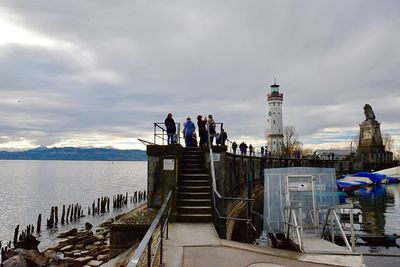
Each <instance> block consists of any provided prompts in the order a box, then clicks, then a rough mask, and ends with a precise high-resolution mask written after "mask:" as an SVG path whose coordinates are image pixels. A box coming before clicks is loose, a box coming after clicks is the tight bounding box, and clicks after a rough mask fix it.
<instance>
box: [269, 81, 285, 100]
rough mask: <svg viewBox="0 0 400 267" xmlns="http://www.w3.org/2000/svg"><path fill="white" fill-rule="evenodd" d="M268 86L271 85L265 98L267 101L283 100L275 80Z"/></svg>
mask: <svg viewBox="0 0 400 267" xmlns="http://www.w3.org/2000/svg"><path fill="white" fill-rule="evenodd" d="M270 87H271V92H270V93H268V95H267V100H268V101H271V100H278V101H282V100H283V94H282V93H279V84H276V82H275V83H274V84H272V85H271V86H270Z"/></svg>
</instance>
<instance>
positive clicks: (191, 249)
mask: <svg viewBox="0 0 400 267" xmlns="http://www.w3.org/2000/svg"><path fill="white" fill-rule="evenodd" d="M169 227H170V228H169V239H168V240H165V242H164V244H165V247H164V251H163V258H164V262H165V266H166V267H181V266H183V267H202V266H207V267H208V266H221V267H224V266H229V267H242V266H243V267H244V266H252V267H261V266H263V267H267V266H270V267H272V266H360V267H361V266H365V265H364V264H363V260H362V257H361V256H359V255H328V254H315V255H314V254H304V253H297V252H293V251H286V250H279V249H273V248H263V247H259V246H254V245H249V244H243V243H239V242H234V241H227V240H221V239H219V237H218V234H217V232H216V231H215V228H214V226H213V225H212V224H211V223H204V224H199V223H173V224H171V225H170V226H169Z"/></svg>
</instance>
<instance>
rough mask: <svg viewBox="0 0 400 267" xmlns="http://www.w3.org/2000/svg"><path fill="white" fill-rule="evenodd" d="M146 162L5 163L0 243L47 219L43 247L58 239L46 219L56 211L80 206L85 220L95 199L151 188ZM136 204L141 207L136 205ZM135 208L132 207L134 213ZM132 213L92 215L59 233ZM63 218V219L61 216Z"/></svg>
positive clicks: (0, 177)
mask: <svg viewBox="0 0 400 267" xmlns="http://www.w3.org/2000/svg"><path fill="white" fill-rule="evenodd" d="M146 167H147V162H132V161H131V162H111V161H29V160H0V241H3V244H4V243H5V242H6V241H8V240H12V236H13V233H14V228H15V226H16V225H17V224H19V225H20V229H21V228H22V229H25V228H26V225H28V224H34V225H35V228H36V220H37V216H38V214H39V213H41V214H42V233H41V236H40V241H41V243H40V246H39V247H40V248H44V247H46V246H48V245H50V244H52V243H54V242H55V240H56V235H57V232H56V231H55V230H54V229H53V230H50V229H46V226H45V223H46V218H49V216H50V208H51V206H55V205H57V206H58V207H59V215H60V213H61V211H60V209H61V207H62V205H63V204H66V205H67V206H68V205H69V204H74V203H79V204H80V205H81V206H82V208H83V211H84V212H85V215H86V214H87V207H88V206H91V203H92V202H93V200H95V199H97V198H98V197H102V196H109V197H111V198H112V196H113V195H115V194H119V193H123V194H125V192H129V194H131V193H133V192H135V191H139V190H145V189H146V183H147V182H146V181H147V179H146V178H147V174H146V173H147V168H146ZM135 205H136V204H135ZM135 205H130V206H129V208H132V207H134V206H135ZM126 210H127V209H126V208H125V209H122V210H118V211H111V212H110V213H106V214H103V215H101V216H95V217H93V216H88V217H85V218H82V219H80V220H79V221H77V222H74V223H69V224H66V225H64V226H62V225H61V224H58V228H59V230H60V231H64V230H68V229H71V228H73V227H82V226H83V225H84V223H85V222H86V221H87V222H90V223H92V224H93V225H94V226H96V225H98V224H100V223H101V222H103V221H104V220H105V219H106V218H107V217H113V216H115V215H117V214H118V213H121V212H125V211H126ZM60 216H61V215H60Z"/></svg>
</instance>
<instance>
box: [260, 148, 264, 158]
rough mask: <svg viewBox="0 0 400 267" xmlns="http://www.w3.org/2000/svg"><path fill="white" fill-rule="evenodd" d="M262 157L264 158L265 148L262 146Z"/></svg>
mask: <svg viewBox="0 0 400 267" xmlns="http://www.w3.org/2000/svg"><path fill="white" fill-rule="evenodd" d="M261 157H264V147H263V146H261Z"/></svg>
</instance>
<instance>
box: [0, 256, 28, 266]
mask: <svg viewBox="0 0 400 267" xmlns="http://www.w3.org/2000/svg"><path fill="white" fill-rule="evenodd" d="M3 266H4V267H28V264H27V263H26V260H25V259H24V258H23V257H22V256H19V255H16V256H13V257H11V258H9V259H8V260H6V261H5V262H3Z"/></svg>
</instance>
